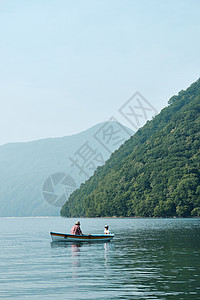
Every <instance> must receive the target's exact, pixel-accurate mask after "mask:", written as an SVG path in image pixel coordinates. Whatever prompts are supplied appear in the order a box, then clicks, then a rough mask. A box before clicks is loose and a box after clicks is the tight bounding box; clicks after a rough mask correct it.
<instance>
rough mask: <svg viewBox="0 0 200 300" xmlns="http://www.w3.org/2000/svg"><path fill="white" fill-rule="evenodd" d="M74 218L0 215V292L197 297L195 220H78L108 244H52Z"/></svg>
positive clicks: (199, 254)
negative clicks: (107, 236) (108, 238)
mask: <svg viewBox="0 0 200 300" xmlns="http://www.w3.org/2000/svg"><path fill="white" fill-rule="evenodd" d="M75 221H76V220H75V219H63V218H59V217H57V218H0V225H1V248H0V298H2V299H10V298H14V299H177V300H179V299H180V300H181V299H187V300H188V299H200V219H106V220H105V219H81V220H80V221H81V228H82V230H83V232H84V233H101V232H103V230H104V224H105V223H108V224H109V225H110V229H111V232H113V233H115V238H114V240H113V241H112V242H110V243H99V244H80V245H75V244H63V243H60V244H59V243H57V244H56V243H51V240H50V236H49V232H50V231H56V232H69V231H70V229H71V227H72V225H73V224H74V222H75Z"/></svg>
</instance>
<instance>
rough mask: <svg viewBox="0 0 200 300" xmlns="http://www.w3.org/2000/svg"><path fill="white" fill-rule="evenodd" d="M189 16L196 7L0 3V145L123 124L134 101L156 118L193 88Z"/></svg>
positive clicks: (195, 60)
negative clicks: (126, 106) (153, 112)
mask: <svg viewBox="0 0 200 300" xmlns="http://www.w3.org/2000/svg"><path fill="white" fill-rule="evenodd" d="M199 12H200V1H199V0H196V1H195V0H187V1H184V0H176V1H174V0H172V1H171V0H168V1H166V0H165V1H164V0H152V1H151V0H147V1H142V0H137V1H134V0H130V1H129V0H120V1H119V0H109V1H108V0H106V1H104V0H75V1H72V0H71V1H68V0H0V104H1V105H0V144H4V143H7V142H14V141H29V140H35V139H39V138H44V137H56V136H64V135H69V134H73V133H77V132H80V131H82V130H84V129H86V128H89V127H91V126H93V125H95V124H96V123H99V122H102V121H105V120H108V119H109V118H110V117H111V116H114V117H115V118H116V119H120V118H121V119H120V120H119V121H121V122H123V121H125V119H124V120H123V118H122V116H121V115H120V114H119V111H118V110H119V109H120V108H121V107H122V106H123V105H124V103H126V101H127V100H128V99H129V98H130V97H131V96H132V95H133V94H134V93H135V92H137V91H139V92H140V93H141V94H142V95H143V96H144V97H145V99H147V101H148V102H149V103H150V104H151V105H152V106H153V107H154V108H155V109H156V110H157V111H160V109H162V108H163V107H164V106H166V105H167V101H168V99H169V98H170V97H171V96H172V95H174V94H176V93H177V92H178V91H180V90H181V89H185V88H187V87H188V86H189V85H190V84H191V83H192V82H193V81H196V80H197V79H198V78H199V73H200V72H199V71H200V18H199ZM124 124H126V123H124ZM126 125H128V124H126ZM129 125H130V124H129ZM130 127H131V126H130ZM132 129H134V128H132Z"/></svg>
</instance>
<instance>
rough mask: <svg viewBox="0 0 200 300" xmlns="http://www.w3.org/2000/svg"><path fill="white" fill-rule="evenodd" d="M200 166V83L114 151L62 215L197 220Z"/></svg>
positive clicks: (199, 207) (199, 209) (77, 193)
mask: <svg viewBox="0 0 200 300" xmlns="http://www.w3.org/2000/svg"><path fill="white" fill-rule="evenodd" d="M199 166H200V79H199V80H198V81H196V82H195V83H193V84H192V85H191V86H190V87H189V88H188V89H187V90H185V91H181V92H180V93H179V94H178V95H177V96H173V97H172V98H171V99H170V100H169V106H168V107H166V108H164V109H163V110H162V111H161V112H160V114H159V115H157V116H156V117H155V118H154V119H153V120H152V121H148V122H147V123H146V125H145V126H144V127H143V128H141V129H140V130H138V132H137V133H136V134H135V135H134V136H132V137H131V138H130V139H129V140H128V141H126V142H125V143H124V144H123V145H122V146H121V147H120V148H119V150H117V151H115V152H114V153H113V154H112V155H111V157H110V159H109V160H108V161H107V162H106V163H105V165H104V166H103V167H99V168H98V169H97V170H96V172H95V174H94V175H93V176H92V177H91V178H90V179H89V180H88V181H87V182H86V183H85V184H82V185H81V187H80V189H78V190H76V191H75V192H74V193H73V194H72V195H71V196H70V198H69V200H68V201H67V202H66V203H65V205H64V206H63V208H62V210H61V216H68V217H69V216H70V217H74V216H85V217H100V216H102V217H103V216H117V217H120V216H128V217H134V216H141V217H170V216H178V217H189V216H200V171H199V169H200V168H199Z"/></svg>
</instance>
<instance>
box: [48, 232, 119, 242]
mask: <svg viewBox="0 0 200 300" xmlns="http://www.w3.org/2000/svg"><path fill="white" fill-rule="evenodd" d="M50 235H51V238H52V241H53V242H108V241H110V240H111V239H113V238H114V234H83V235H74V234H64V233H56V232H50Z"/></svg>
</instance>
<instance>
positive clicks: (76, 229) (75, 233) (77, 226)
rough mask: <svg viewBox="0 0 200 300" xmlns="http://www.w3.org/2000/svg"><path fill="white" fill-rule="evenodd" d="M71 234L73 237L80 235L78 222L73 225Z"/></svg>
mask: <svg viewBox="0 0 200 300" xmlns="http://www.w3.org/2000/svg"><path fill="white" fill-rule="evenodd" d="M71 234H74V235H82V234H83V233H82V231H81V228H80V222H79V221H78V222H76V223H75V225H74V226H73V227H72V229H71Z"/></svg>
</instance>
